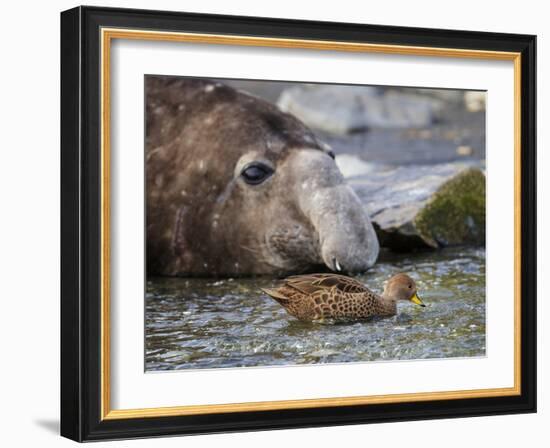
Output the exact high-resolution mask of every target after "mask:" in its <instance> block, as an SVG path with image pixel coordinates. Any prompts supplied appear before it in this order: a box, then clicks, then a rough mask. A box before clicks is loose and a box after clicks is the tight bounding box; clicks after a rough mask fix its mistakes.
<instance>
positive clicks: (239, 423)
mask: <svg viewBox="0 0 550 448" xmlns="http://www.w3.org/2000/svg"><path fill="white" fill-rule="evenodd" d="M103 27H110V28H129V29H147V30H161V31H174V32H188V33H209V34H221V35H244V36H257V37H267V38H285V39H304V40H317V41H324V40H327V41H339V42H364V43H374V44H392V45H402V46H417V47H427V48H428V47H429V48H432V47H437V48H450V49H451V48H455V49H456V48H460V49H465V50H486V51H497V52H515V53H520V54H521V89H520V93H521V154H520V158H521V172H520V175H521V177H520V179H521V180H520V187H521V239H520V246H521V252H520V253H521V260H520V266H521V354H520V356H521V359H520V364H519V365H520V370H521V393H520V394H519V395H515V396H503V397H486V398H468V399H453V400H433V401H422V402H407V403H390V404H368V405H350V406H334V407H319V408H306V409H286V410H268V411H253V412H231V413H214V414H212V413H211V414H202V415H185V416H164V417H144V418H127V419H111V420H109V419H102V418H101V416H102V411H101V406H102V404H101V348H100V339H101V252H100V250H101V248H100V237H101V213H102V209H101V185H100V176H101V152H100V131H101V129H100V127H101V122H100V114H101V111H100V97H101V91H100V76H101V70H100V29H101V28H103ZM535 58H536V36H532V35H519V34H503V33H487V32H473V31H455V30H439V29H422V28H405V27H393V26H379V25H362V24H350V23H331V22H313V21H298V20H280V19H270V18H269V19H268V18H256V17H237V16H222V15H205V14H190V13H179V12H166V11H144V10H131V9H111V8H99V7H77V8H74V9H71V10H68V11H65V12H63V13H61V322H62V325H61V435H63V436H65V437H68V438H70V439H73V440H76V441H91V440H103V439H120V438H141V437H153V436H161V435H183V434H198V433H215V432H232V431H245V430H268V429H281V428H298V427H313V426H331V425H342V424H364V423H375V422H389V421H402V420H419V419H436V418H451V417H468V416H481V415H498V414H511V413H529V412H535V411H536V153H535V150H536V148H535V141H536V62H535Z"/></svg>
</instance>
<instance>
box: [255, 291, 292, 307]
mask: <svg viewBox="0 0 550 448" xmlns="http://www.w3.org/2000/svg"><path fill="white" fill-rule="evenodd" d="M260 289H261V290H262V291H263V292H265V293H266V294H267V295H268V296H269V297H271V298H272V299H275V300H276V301H277V302H279V303H280V304H281V305H286V304H287V303H289V302H290V299H289V298H288V297H287V296H285V295H284V294H282V293H281V292H279V290H277V289H269V288H260Z"/></svg>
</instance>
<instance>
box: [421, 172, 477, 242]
mask: <svg viewBox="0 0 550 448" xmlns="http://www.w3.org/2000/svg"><path fill="white" fill-rule="evenodd" d="M414 224H415V226H416V228H417V230H418V232H419V233H420V235H421V236H422V238H424V239H426V240H435V241H437V243H438V244H439V245H440V246H449V245H457V244H476V245H481V244H484V243H485V175H484V174H483V173H482V172H481V171H480V170H478V169H473V168H471V169H467V170H465V171H463V172H461V173H459V174H458V175H457V176H455V177H453V178H452V179H451V180H449V181H448V182H446V183H445V184H443V185H442V186H441V187H440V188H439V189H438V190H437V192H436V193H435V194H434V196H433V197H432V199H431V200H430V201H429V202H428V203H427V204H426V206H425V207H424V208H423V209H422V211H421V212H420V213H419V214H418V215H417V216H416V218H415V222H414Z"/></svg>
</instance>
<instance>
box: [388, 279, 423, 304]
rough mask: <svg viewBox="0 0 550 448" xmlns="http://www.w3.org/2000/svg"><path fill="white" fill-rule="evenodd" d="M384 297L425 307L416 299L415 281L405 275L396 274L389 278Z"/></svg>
mask: <svg viewBox="0 0 550 448" xmlns="http://www.w3.org/2000/svg"><path fill="white" fill-rule="evenodd" d="M384 297H385V298H387V299H390V300H395V301H397V300H408V301H410V302H412V303H416V304H417V305H420V306H426V305H424V303H423V302H422V300H420V298H419V297H418V294H417V290H416V283H415V281H414V280H413V279H412V278H410V277H409V276H408V275H407V274H397V275H394V276H393V277H392V278H390V279H389V280H388V283H387V284H386V287H385V288H384Z"/></svg>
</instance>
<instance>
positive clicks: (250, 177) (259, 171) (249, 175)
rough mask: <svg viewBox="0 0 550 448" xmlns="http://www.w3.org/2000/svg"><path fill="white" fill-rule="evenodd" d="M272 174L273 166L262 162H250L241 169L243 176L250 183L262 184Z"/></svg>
mask: <svg viewBox="0 0 550 448" xmlns="http://www.w3.org/2000/svg"><path fill="white" fill-rule="evenodd" d="M272 174H273V168H271V167H270V166H267V165H266V164H265V163H261V162H252V163H249V164H248V165H246V166H245V167H244V168H243V170H242V171H241V176H242V177H243V179H244V181H245V182H246V183H247V184H250V185H258V184H261V183H262V182H263V181H264V180H266V179H267V178H268V177H269V176H271V175H272Z"/></svg>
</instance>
